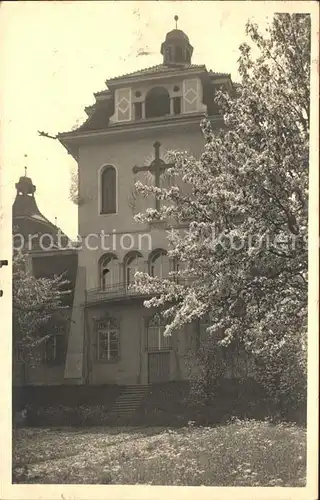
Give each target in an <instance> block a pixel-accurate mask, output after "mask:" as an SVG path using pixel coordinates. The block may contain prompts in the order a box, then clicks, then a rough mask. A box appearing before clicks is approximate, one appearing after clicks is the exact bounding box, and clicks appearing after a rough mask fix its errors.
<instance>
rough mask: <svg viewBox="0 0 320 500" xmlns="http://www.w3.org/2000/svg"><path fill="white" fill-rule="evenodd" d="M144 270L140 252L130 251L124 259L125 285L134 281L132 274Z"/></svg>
mask: <svg viewBox="0 0 320 500" xmlns="http://www.w3.org/2000/svg"><path fill="white" fill-rule="evenodd" d="M143 271H144V261H143V257H142V255H141V253H140V252H132V253H130V254H129V255H128V256H127V258H126V259H125V280H126V285H127V286H129V285H132V284H133V283H134V275H135V274H136V273H138V272H143Z"/></svg>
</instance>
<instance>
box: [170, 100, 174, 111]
mask: <svg viewBox="0 0 320 500" xmlns="http://www.w3.org/2000/svg"><path fill="white" fill-rule="evenodd" d="M170 115H174V109H173V97H170Z"/></svg>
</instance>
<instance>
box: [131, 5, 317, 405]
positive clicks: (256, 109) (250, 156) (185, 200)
mask: <svg viewBox="0 0 320 500" xmlns="http://www.w3.org/2000/svg"><path fill="white" fill-rule="evenodd" d="M247 34H248V35H249V36H250V37H251V42H252V43H253V45H254V47H255V51H256V53H257V54H258V55H257V56H256V57H254V56H253V52H252V51H251V48H250V46H249V45H248V44H246V43H243V44H242V45H241V46H240V58H239V73H240V76H241V84H240V85H237V86H235V88H234V90H235V91H234V92H233V93H231V94H228V93H226V92H223V91H219V92H217V94H216V98H215V99H216V103H217V106H218V108H219V109H220V111H221V113H222V115H223V121H224V127H222V128H221V129H220V130H213V129H212V128H211V124H210V119H206V120H204V121H203V123H202V131H203V135H204V139H205V146H204V151H203V154H202V155H201V158H200V160H197V159H195V158H194V157H192V156H191V155H190V154H188V153H186V152H172V161H173V162H174V163H175V166H174V168H172V169H171V171H170V175H171V176H172V177H173V178H176V179H182V181H183V183H184V185H185V186H187V187H188V189H183V186H182V185H180V186H179V185H175V186H173V187H172V188H171V189H161V188H157V187H154V186H143V185H142V184H141V183H138V184H137V189H138V190H139V191H140V193H141V194H142V195H143V196H148V195H150V194H152V195H154V196H156V197H158V198H159V199H162V200H164V201H163V202H162V208H161V209H160V211H159V212H157V211H156V210H154V209H149V210H148V211H147V212H146V213H144V214H139V215H138V216H136V220H139V221H140V222H150V221H152V220H159V219H160V220H163V219H166V220H174V221H175V223H178V224H180V225H181V224H182V223H184V224H187V226H188V228H187V230H185V231H183V230H182V229H172V231H171V232H170V234H169V244H170V251H169V255H170V256H171V257H172V258H173V259H175V260H176V261H178V262H180V268H181V269H182V270H180V271H178V272H173V273H172V276H171V277H170V278H169V279H167V280H163V279H161V278H152V277H150V276H148V275H146V274H143V273H138V274H137V275H136V286H137V288H138V289H140V291H141V292H143V293H153V294H156V296H154V297H153V298H152V299H151V300H148V301H147V302H146V303H145V304H146V306H148V307H151V306H154V307H162V308H163V307H164V308H165V309H166V310H165V312H164V316H165V317H166V319H167V320H168V326H167V328H166V332H165V333H166V334H169V335H170V334H172V333H173V332H174V331H175V330H177V329H179V328H181V327H182V326H183V325H185V324H186V323H190V322H192V321H195V320H197V319H198V318H199V317H202V316H204V315H205V314H207V313H209V314H210V318H211V324H210V328H209V330H208V331H209V332H211V333H212V334H213V335H214V336H219V335H220V334H221V332H222V333H223V335H224V338H223V340H222V341H221V345H223V344H225V345H227V344H228V343H229V342H230V341H231V340H232V339H233V338H237V339H238V340H239V341H240V342H243V345H244V347H245V348H246V349H247V350H249V351H251V352H252V353H253V355H254V356H255V358H256V360H257V364H258V365H259V366H260V367H261V369H257V373H256V376H257V377H258V378H259V379H260V380H261V382H262V383H263V384H264V385H265V386H267V387H268V390H269V392H270V394H271V393H272V396H273V397H274V398H278V391H279V390H280V392H281V394H282V396H283V397H284V398H285V399H287V398H288V397H289V396H290V398H291V399H292V396H293V397H295V396H296V395H297V397H298V399H301V398H303V397H304V395H305V388H306V328H307V267H308V261H307V256H308V248H307V222H308V166H309V99H310V95H309V92H310V88H309V78H310V16H309V15H308V14H292V15H290V14H287V13H285V14H277V15H275V16H274V19H273V21H272V23H271V25H270V27H269V28H268V31H267V35H266V36H265V37H263V36H262V35H261V34H260V33H259V30H258V27H257V26H256V25H254V24H251V23H250V22H249V23H248V24H247ZM176 184H178V182H177V183H176ZM172 278H174V279H172ZM184 279H187V284H186V282H185V281H184ZM293 374H294V377H293Z"/></svg>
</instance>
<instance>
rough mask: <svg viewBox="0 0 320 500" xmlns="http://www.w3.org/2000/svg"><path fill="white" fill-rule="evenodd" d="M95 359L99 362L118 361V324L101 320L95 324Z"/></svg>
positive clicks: (113, 321) (114, 321) (109, 320)
mask: <svg viewBox="0 0 320 500" xmlns="http://www.w3.org/2000/svg"><path fill="white" fill-rule="evenodd" d="M97 336H98V338H97V358H98V360H99V361H117V360H118V359H119V336H120V328H119V324H118V322H117V321H116V320H115V319H113V318H110V319H103V320H100V321H98V322H97Z"/></svg>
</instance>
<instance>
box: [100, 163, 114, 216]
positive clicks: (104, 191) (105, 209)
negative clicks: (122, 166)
mask: <svg viewBox="0 0 320 500" xmlns="http://www.w3.org/2000/svg"><path fill="white" fill-rule="evenodd" d="M116 211H117V174H116V169H115V168H114V167H113V166H112V165H108V166H106V167H104V169H103V170H102V173H101V213H102V214H115V213H116Z"/></svg>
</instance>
